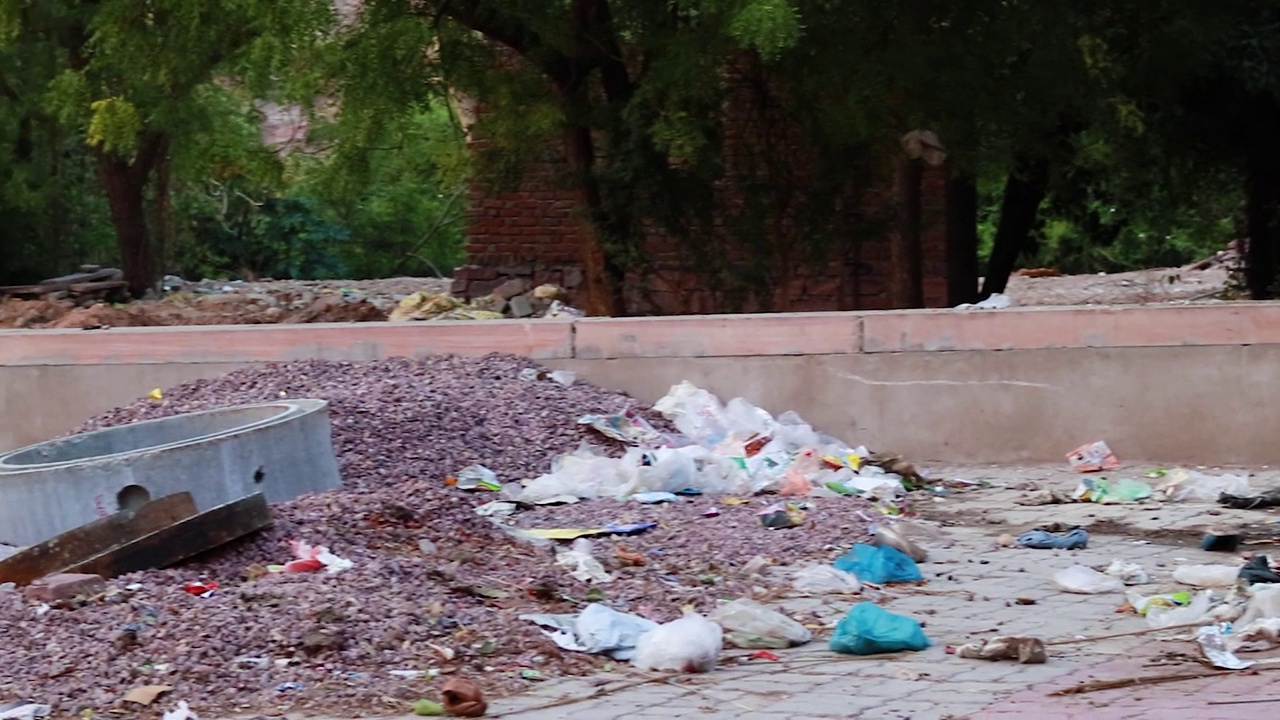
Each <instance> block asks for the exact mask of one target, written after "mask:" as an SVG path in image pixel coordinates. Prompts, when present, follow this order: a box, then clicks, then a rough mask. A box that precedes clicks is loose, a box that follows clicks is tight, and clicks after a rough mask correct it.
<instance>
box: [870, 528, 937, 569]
mask: <svg viewBox="0 0 1280 720" xmlns="http://www.w3.org/2000/svg"><path fill="white" fill-rule="evenodd" d="M870 532H871V543H872V544H873V545H877V546H882V547H891V548H893V549H895V550H897V551H899V552H901V553H903V554H905V555H906V556H908V557H910V558H911V559H912V560H913V561H915V562H918V563H922V562H924V561H925V560H926V559H928V557H929V553H928V551H926V550H925V549H924V548H922V547H920V546H919V545H917V544H916V543H915V542H913V541H912V540H911V539H910V538H908V537H906V536H905V535H903V534H902V533H901V532H900V531H899V530H898V529H897V528H896V527H894V526H891V525H888V524H886V523H876V524H874V525H872V526H871V528H870Z"/></svg>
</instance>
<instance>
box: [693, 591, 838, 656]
mask: <svg viewBox="0 0 1280 720" xmlns="http://www.w3.org/2000/svg"><path fill="white" fill-rule="evenodd" d="M710 617H711V619H712V620H714V621H716V622H717V623H719V624H720V626H721V627H722V628H724V631H725V633H726V638H727V639H728V640H729V642H730V643H731V644H733V645H734V646H736V647H740V648H788V647H793V646H795V645H803V644H805V643H807V642H809V641H810V640H812V639H813V634H812V633H810V632H809V630H808V629H807V628H806V627H805V626H803V625H801V624H800V623H798V622H796V621H795V620H792V619H791V618H789V617H787V616H786V615H783V614H782V613H780V612H777V611H775V610H771V609H769V608H767V607H765V606H764V605H761V604H760V603H758V602H756V601H754V600H749V599H746V598H740V599H738V600H734V601H733V602H731V603H728V604H725V605H721V606H719V607H717V608H716V609H715V610H713V611H712V612H711V615H710Z"/></svg>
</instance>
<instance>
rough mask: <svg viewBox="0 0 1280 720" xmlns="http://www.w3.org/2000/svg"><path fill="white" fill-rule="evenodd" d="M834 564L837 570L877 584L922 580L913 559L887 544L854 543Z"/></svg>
mask: <svg viewBox="0 0 1280 720" xmlns="http://www.w3.org/2000/svg"><path fill="white" fill-rule="evenodd" d="M835 566H836V569H837V570H844V571H845V572H849V573H853V574H854V575H857V576H858V579H859V580H862V581H863V582H869V583H875V584H877V585H881V584H884V583H896V582H920V581H921V580H924V576H923V575H921V574H920V568H919V567H918V566H917V565H916V561H915V560H912V559H911V557H910V556H908V555H907V554H906V553H904V552H902V551H901V550H898V549H896V548H891V547H888V546H884V547H877V546H875V545H854V546H853V549H852V550H850V551H849V552H847V553H845V554H844V555H841V556H840V557H839V558H837V559H836V561H835Z"/></svg>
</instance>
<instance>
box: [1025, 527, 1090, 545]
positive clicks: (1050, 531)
mask: <svg viewBox="0 0 1280 720" xmlns="http://www.w3.org/2000/svg"><path fill="white" fill-rule="evenodd" d="M1016 542H1017V543H1018V545H1019V546H1020V547H1024V548H1034V549H1037V550H1080V549H1082V548H1084V547H1086V546H1088V544H1089V531H1088V530H1085V529H1084V528H1082V527H1079V526H1072V527H1068V528H1062V527H1060V526H1056V525H1055V526H1051V527H1043V528H1035V529H1034V530H1028V531H1026V532H1024V533H1022V534H1021V535H1019V536H1018V538H1017V540H1016Z"/></svg>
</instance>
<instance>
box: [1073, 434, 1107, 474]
mask: <svg viewBox="0 0 1280 720" xmlns="http://www.w3.org/2000/svg"><path fill="white" fill-rule="evenodd" d="M1067 462H1069V463H1071V469H1073V470H1075V471H1076V472H1082V473H1090V472H1101V471H1103V470H1115V469H1116V468H1118V467H1120V459H1119V458H1117V457H1116V454H1115V453H1114V452H1112V451H1111V448H1110V447H1108V446H1107V444H1106V443H1105V442H1103V441H1101V440H1099V441H1098V442H1094V443H1089V444H1088V445H1081V446H1080V447H1078V448H1076V449H1075V450H1072V451H1071V452H1069V453H1067Z"/></svg>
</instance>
